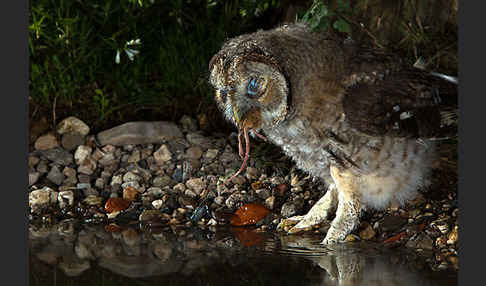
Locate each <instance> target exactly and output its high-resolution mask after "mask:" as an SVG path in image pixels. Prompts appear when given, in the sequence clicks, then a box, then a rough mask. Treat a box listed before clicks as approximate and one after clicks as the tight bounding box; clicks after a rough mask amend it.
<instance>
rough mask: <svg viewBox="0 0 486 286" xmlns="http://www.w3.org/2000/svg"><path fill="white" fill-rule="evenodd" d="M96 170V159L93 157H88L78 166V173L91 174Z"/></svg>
mask: <svg viewBox="0 0 486 286" xmlns="http://www.w3.org/2000/svg"><path fill="white" fill-rule="evenodd" d="M95 170H96V161H95V160H93V159H92V158H91V157H87V158H86V159H85V160H84V161H83V163H82V164H81V165H79V167H78V170H77V171H78V173H81V174H85V175H91V174H93V172H94V171H95Z"/></svg>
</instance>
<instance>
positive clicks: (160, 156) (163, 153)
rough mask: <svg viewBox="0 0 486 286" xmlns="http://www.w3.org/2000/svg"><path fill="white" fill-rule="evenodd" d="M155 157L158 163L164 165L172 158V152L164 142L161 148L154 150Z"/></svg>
mask: <svg viewBox="0 0 486 286" xmlns="http://www.w3.org/2000/svg"><path fill="white" fill-rule="evenodd" d="M154 159H155V163H156V164H157V165H159V166H160V165H163V164H165V163H166V162H168V161H170V160H171V159H172V153H171V152H170V150H169V147H167V145H165V144H162V146H160V148H159V149H158V150H157V151H155V152H154Z"/></svg>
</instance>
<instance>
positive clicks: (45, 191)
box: [29, 187, 54, 211]
mask: <svg viewBox="0 0 486 286" xmlns="http://www.w3.org/2000/svg"><path fill="white" fill-rule="evenodd" d="M53 192H54V191H53V190H52V189H51V188H49V187H44V188H42V189H40V190H34V191H32V192H30V193H29V207H31V209H32V211H35V210H37V209H40V208H43V207H45V206H48V205H49V204H50V203H51V193H53Z"/></svg>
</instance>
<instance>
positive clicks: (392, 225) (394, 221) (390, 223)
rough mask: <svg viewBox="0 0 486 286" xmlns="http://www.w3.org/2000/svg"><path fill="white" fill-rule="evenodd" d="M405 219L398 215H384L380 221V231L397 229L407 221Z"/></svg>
mask: <svg viewBox="0 0 486 286" xmlns="http://www.w3.org/2000/svg"><path fill="white" fill-rule="evenodd" d="M407 221H408V220H407V219H405V218H402V217H401V216H398V215H386V216H385V217H384V218H383V220H381V221H380V225H379V226H380V229H381V231H382V232H394V231H396V230H399V229H400V228H401V227H402V226H403V225H404V224H406V223H407Z"/></svg>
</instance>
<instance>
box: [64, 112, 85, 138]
mask: <svg viewBox="0 0 486 286" xmlns="http://www.w3.org/2000/svg"><path fill="white" fill-rule="evenodd" d="M57 133H59V134H65V133H79V134H81V135H83V136H86V135H88V134H89V126H88V125H87V124H86V123H84V122H83V121H82V120H81V119H79V118H76V117H74V116H70V117H67V118H65V119H64V120H62V121H61V122H59V124H58V125H57Z"/></svg>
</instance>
